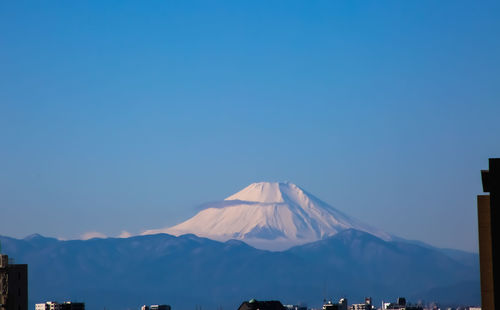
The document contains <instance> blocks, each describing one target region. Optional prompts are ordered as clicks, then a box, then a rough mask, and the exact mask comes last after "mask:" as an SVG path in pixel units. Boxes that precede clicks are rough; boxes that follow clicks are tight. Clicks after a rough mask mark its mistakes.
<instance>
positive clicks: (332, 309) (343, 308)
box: [323, 298, 347, 310]
mask: <svg viewBox="0 0 500 310" xmlns="http://www.w3.org/2000/svg"><path fill="white" fill-rule="evenodd" d="M323 310H347V299H346V298H341V299H340V300H339V302H338V303H332V301H331V300H330V301H328V302H327V303H325V304H324V305H323Z"/></svg>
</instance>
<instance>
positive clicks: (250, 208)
mask: <svg viewBox="0 0 500 310" xmlns="http://www.w3.org/2000/svg"><path fill="white" fill-rule="evenodd" d="M351 228H352V229H356V230H360V231H364V232H367V233H369V234H372V235H375V236H377V237H379V238H381V239H384V240H386V241H387V240H390V239H391V236H390V235H389V234H387V233H385V232H383V231H381V230H378V229H375V228H373V227H370V226H369V225H366V224H364V223H361V222H360V221H357V220H355V219H353V218H351V217H349V216H347V215H346V214H344V213H342V212H340V211H339V210H337V209H335V208H333V207H332V206H330V205H328V204H327V203H325V202H323V201H321V200H320V199H318V198H316V197H315V196H313V195H311V194H309V193H308V192H306V191H304V190H303V189H302V188H300V187H298V186H297V185H295V184H292V183H289V182H284V183H281V182H280V183H270V182H260V183H253V184H250V185H249V186H247V187H246V188H244V189H243V190H241V191H239V192H238V193H236V194H234V195H231V196H229V197H227V198H226V199H225V200H224V201H221V202H216V203H213V204H210V205H208V207H207V208H206V209H204V210H202V211H200V212H199V213H198V214H196V215H195V216H194V217H192V218H190V219H188V220H187V221H185V222H183V223H180V224H178V225H175V226H173V227H169V228H163V229H155V230H148V231H145V232H144V233H143V235H148V234H157V233H167V234H171V235H175V236H179V235H183V234H195V235H197V236H200V237H206V238H209V239H213V240H218V241H227V240H229V239H237V240H242V241H244V242H246V243H248V244H250V245H252V246H254V247H256V248H259V249H266V250H274V251H280V250H284V249H287V248H290V247H292V246H295V245H300V244H305V243H309V242H314V241H317V240H320V239H324V238H326V237H329V236H332V235H335V234H337V233H338V232H340V231H343V230H346V229H351Z"/></svg>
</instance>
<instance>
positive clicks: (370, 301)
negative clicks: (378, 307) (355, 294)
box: [349, 297, 375, 310]
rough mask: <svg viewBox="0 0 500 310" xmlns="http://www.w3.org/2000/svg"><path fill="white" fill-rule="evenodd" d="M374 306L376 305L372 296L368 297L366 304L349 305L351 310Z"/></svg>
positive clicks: (370, 308) (367, 309)
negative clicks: (373, 303)
mask: <svg viewBox="0 0 500 310" xmlns="http://www.w3.org/2000/svg"><path fill="white" fill-rule="evenodd" d="M373 308H375V307H374V306H373V305H372V298H371V297H366V298H365V303H364V304H352V305H351V306H350V307H349V309H350V310H372V309H373Z"/></svg>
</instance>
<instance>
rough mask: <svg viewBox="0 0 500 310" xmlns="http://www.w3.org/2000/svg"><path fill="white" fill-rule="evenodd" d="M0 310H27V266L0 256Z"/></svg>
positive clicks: (5, 256)
mask: <svg viewBox="0 0 500 310" xmlns="http://www.w3.org/2000/svg"><path fill="white" fill-rule="evenodd" d="M0 310H28V265H26V264H11V263H9V257H8V256H7V255H3V254H0Z"/></svg>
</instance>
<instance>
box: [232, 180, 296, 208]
mask: <svg viewBox="0 0 500 310" xmlns="http://www.w3.org/2000/svg"><path fill="white" fill-rule="evenodd" d="M290 193H302V190H301V189H300V188H299V187H298V186H297V185H295V184H293V183H290V182H258V183H252V184H250V185H248V186H247V187H245V188H244V189H242V190H241V191H239V192H237V193H236V194H233V195H231V196H229V197H227V198H226V199H224V200H241V201H251V202H261V203H283V202H286V201H287V200H288V199H287V198H289V197H288V196H290V195H289V194H290ZM292 196H295V195H292Z"/></svg>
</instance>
